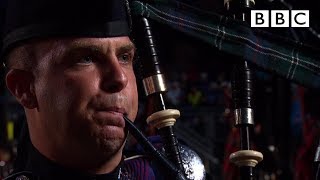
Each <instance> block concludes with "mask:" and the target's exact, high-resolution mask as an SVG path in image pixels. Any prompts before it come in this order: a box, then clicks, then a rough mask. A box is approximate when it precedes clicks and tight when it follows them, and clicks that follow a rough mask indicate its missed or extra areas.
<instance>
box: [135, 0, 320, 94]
mask: <svg viewBox="0 0 320 180" xmlns="http://www.w3.org/2000/svg"><path fill="white" fill-rule="evenodd" d="M148 2H149V4H148V3H143V2H141V1H133V2H132V3H131V10H132V14H133V15H141V16H144V17H147V18H150V19H152V20H155V21H158V22H160V23H163V24H165V25H168V26H170V27H171V28H174V29H176V30H177V31H181V32H183V33H186V34H187V35H190V36H193V37H196V38H197V39H199V40H201V41H204V42H206V43H208V44H210V45H212V46H214V47H216V48H218V49H219V50H221V51H223V52H227V53H230V54H233V55H236V56H238V57H241V58H244V59H246V60H247V61H249V62H251V63H254V64H255V65H257V66H258V67H261V68H262V69H264V70H266V71H269V72H272V73H275V74H278V75H280V76H282V77H285V78H287V79H289V80H292V81H294V82H296V83H299V84H302V85H304V86H308V87H312V88H320V62H319V60H320V49H315V48H313V47H311V46H308V45H305V44H302V43H300V42H295V41H293V40H290V39H287V38H284V37H280V36H276V35H274V34H271V33H268V32H266V31H262V30H261V29H257V28H251V27H250V25H248V24H246V23H245V22H240V21H237V20H234V19H231V18H229V17H226V16H221V15H218V14H214V13H207V12H204V11H201V10H195V9H188V8H187V7H186V6H183V5H181V4H179V3H176V4H175V3H172V2H171V3H170V2H169V1H166V0H154V1H148ZM241 58H239V60H240V59H241Z"/></svg>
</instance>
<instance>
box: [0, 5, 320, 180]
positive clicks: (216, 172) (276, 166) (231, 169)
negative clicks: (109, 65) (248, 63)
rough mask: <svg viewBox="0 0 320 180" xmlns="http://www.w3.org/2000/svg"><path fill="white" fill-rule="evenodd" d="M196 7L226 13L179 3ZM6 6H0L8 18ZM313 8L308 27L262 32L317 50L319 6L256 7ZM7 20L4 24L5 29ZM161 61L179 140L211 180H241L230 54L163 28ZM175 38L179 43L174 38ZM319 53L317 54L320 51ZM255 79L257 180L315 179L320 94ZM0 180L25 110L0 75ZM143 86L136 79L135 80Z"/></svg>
mask: <svg viewBox="0 0 320 180" xmlns="http://www.w3.org/2000/svg"><path fill="white" fill-rule="evenodd" d="M181 1H183V2H184V3H187V4H190V5H192V6H194V7H197V8H200V9H203V10H206V11H212V12H215V13H221V14H222V13H224V8H223V1H221V0H219V1H218V0H181ZM4 7H5V1H4V0H0V13H1V14H0V16H1V17H3V12H4ZM290 7H291V8H292V9H305V10H310V27H312V28H311V29H310V28H295V29H294V30H292V29H289V28H273V29H272V28H270V29H264V30H267V31H270V32H271V33H274V34H276V35H280V36H283V37H287V38H290V39H293V40H298V41H300V42H302V43H305V44H308V45H311V46H315V47H320V34H319V33H320V19H319V18H320V16H319V15H320V13H319V11H317V9H318V8H319V7H320V6H319V1H316V0H303V1H302V0H286V1H283V0H274V1H267V0H260V1H259V0H257V1H256V8H257V9H288V8H290ZM2 23H3V19H0V26H2ZM153 29H154V35H155V38H156V42H157V44H158V47H159V53H160V58H161V59H160V60H161V63H162V65H163V69H164V70H165V76H166V79H167V83H168V84H167V85H168V86H169V91H168V93H167V98H168V99H169V103H170V106H172V107H175V108H177V109H178V110H180V112H181V117H180V118H179V119H178V121H177V123H176V127H175V129H176V133H177V136H178V138H179V141H180V142H183V143H185V144H187V145H188V146H190V147H191V148H192V149H194V150H195V151H196V152H197V153H198V154H199V155H200V157H201V158H202V160H203V162H204V164H205V168H206V171H207V179H225V180H231V179H238V178H239V176H238V168H237V167H235V166H234V165H233V164H231V163H230V162H229V160H228V158H229V155H230V154H231V153H232V152H235V151H237V150H238V148H239V139H240V137H239V134H238V131H237V129H235V128H234V117H233V110H232V99H231V98H232V96H231V78H230V77H231V74H232V64H233V63H234V62H235V61H236V60H237V58H238V57H235V56H233V55H231V54H226V53H223V52H221V51H219V50H218V49H216V48H214V47H212V46H209V45H208V44H204V43H202V42H200V41H198V40H197V39H194V38H192V37H190V36H187V35H184V34H182V33H180V32H177V31H175V30H173V29H170V28H168V27H166V26H163V25H160V24H157V23H156V22H154V24H153ZM172 37H174V38H172ZM319 53H320V52H319ZM253 74H254V112H255V114H254V120H255V127H254V134H253V135H252V141H253V142H252V144H253V149H255V150H258V151H260V152H262V153H263V155H264V160H263V161H262V162H261V163H259V165H258V166H257V173H258V175H259V179H265V180H269V179H270V180H276V179H294V180H304V179H306V180H307V179H315V177H314V176H315V169H314V163H313V160H314V156H315V151H316V148H317V146H318V142H319V138H320V137H319V136H320V109H319V108H320V93H319V90H318V89H312V88H309V87H304V86H301V85H299V84H296V83H294V82H291V81H288V80H286V79H284V78H282V77H279V76H277V75H275V74H272V73H270V72H265V71H264V70H262V69H259V68H258V67H254V68H253ZM0 76H1V81H0V179H1V177H5V176H6V175H7V174H8V172H9V171H10V169H11V168H12V166H13V160H14V159H15V155H16V152H17V144H18V140H19V135H20V130H21V126H22V124H23V122H24V121H25V117H24V111H23V109H22V107H21V106H20V105H18V104H17V102H16V101H15V99H14V98H12V97H11V96H10V94H9V93H8V91H7V90H6V88H5V83H4V71H3V69H1V72H0ZM137 79H138V81H139V78H137ZM138 84H139V91H140V105H139V108H140V109H139V115H138V118H137V121H136V123H138V124H140V126H143V124H144V121H145V117H144V108H145V104H144V102H145V98H144V92H143V89H142V85H141V82H138Z"/></svg>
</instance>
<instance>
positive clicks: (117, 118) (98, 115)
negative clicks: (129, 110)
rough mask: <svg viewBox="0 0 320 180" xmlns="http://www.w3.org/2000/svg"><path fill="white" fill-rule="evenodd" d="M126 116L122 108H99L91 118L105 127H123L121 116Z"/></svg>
mask: <svg viewBox="0 0 320 180" xmlns="http://www.w3.org/2000/svg"><path fill="white" fill-rule="evenodd" d="M124 114H126V111H125V109H124V108H118V107H108V108H103V109H101V108H99V109H98V110H96V111H95V113H94V115H93V117H94V119H96V120H98V122H99V124H101V125H107V126H118V127H123V128H124V127H125V122H124V119H123V115H124Z"/></svg>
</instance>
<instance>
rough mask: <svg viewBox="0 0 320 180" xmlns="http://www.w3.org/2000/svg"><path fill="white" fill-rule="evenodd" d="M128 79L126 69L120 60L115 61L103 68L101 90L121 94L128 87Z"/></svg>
mask: <svg viewBox="0 0 320 180" xmlns="http://www.w3.org/2000/svg"><path fill="white" fill-rule="evenodd" d="M127 83H128V77H127V74H126V72H125V69H123V67H122V66H121V64H120V63H119V61H118V59H117V58H116V57H113V60H112V61H111V62H109V63H107V64H106V65H105V67H102V82H101V86H102V87H101V88H102V89H103V90H104V91H106V92H109V93H114V92H119V91H121V90H122V89H123V88H125V87H126V86H127Z"/></svg>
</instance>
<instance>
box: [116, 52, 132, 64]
mask: <svg viewBox="0 0 320 180" xmlns="http://www.w3.org/2000/svg"><path fill="white" fill-rule="evenodd" d="M119 60H120V61H122V62H125V63H128V62H130V61H131V56H130V54H122V55H120V57H119Z"/></svg>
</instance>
